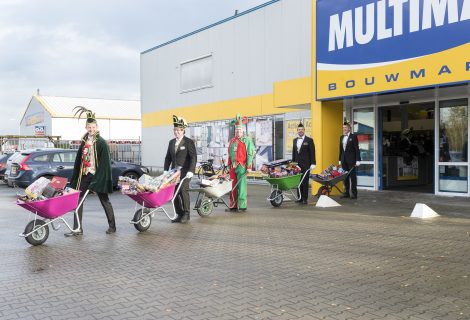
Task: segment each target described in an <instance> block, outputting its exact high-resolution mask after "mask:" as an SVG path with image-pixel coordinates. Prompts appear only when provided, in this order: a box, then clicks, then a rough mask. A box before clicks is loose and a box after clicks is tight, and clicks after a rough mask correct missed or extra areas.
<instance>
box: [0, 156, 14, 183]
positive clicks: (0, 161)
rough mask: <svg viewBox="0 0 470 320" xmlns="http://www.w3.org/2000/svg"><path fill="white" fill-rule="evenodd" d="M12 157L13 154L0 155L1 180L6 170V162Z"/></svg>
mask: <svg viewBox="0 0 470 320" xmlns="http://www.w3.org/2000/svg"><path fill="white" fill-rule="evenodd" d="M12 155H13V153H6V154H2V155H0V179H1V180H3V179H4V177H5V171H6V170H7V160H8V159H9V158H10V157H11V156H12Z"/></svg>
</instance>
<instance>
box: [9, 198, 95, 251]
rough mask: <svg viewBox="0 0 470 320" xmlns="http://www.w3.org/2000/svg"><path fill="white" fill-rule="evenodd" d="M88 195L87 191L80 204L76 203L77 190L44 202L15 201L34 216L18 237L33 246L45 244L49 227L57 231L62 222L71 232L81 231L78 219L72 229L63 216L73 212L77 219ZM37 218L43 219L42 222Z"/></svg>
mask: <svg viewBox="0 0 470 320" xmlns="http://www.w3.org/2000/svg"><path fill="white" fill-rule="evenodd" d="M88 193H89V191H88V190H87V191H86V193H85V195H84V196H83V198H82V201H80V203H78V200H79V197H80V191H77V190H74V191H72V192H69V193H67V194H65V195H62V196H58V197H55V198H50V199H45V200H39V201H30V202H29V201H21V200H17V201H16V204H17V205H19V206H20V207H23V208H25V209H26V210H28V211H30V212H32V213H33V214H34V220H31V221H30V222H29V223H28V224H27V225H26V228H25V229H24V232H23V233H22V234H20V237H23V238H25V239H26V241H27V242H28V243H29V244H31V245H33V246H38V245H41V244H43V243H44V242H46V240H47V238H48V237H49V225H51V226H52V229H54V230H59V228H60V222H63V223H64V224H65V225H66V226H67V228H69V229H70V230H71V231H72V232H77V231H79V230H80V229H81V226H80V220H79V219H77V220H78V228H77V229H73V228H72V227H71V226H70V225H69V224H68V223H67V221H65V219H64V217H63V216H64V215H65V214H66V213H68V212H71V211H73V212H74V214H75V215H76V217H77V218H78V212H77V211H78V209H79V208H80V206H81V205H82V204H83V201H85V198H86V196H87V195H88ZM38 217H40V218H44V220H42V219H40V218H38Z"/></svg>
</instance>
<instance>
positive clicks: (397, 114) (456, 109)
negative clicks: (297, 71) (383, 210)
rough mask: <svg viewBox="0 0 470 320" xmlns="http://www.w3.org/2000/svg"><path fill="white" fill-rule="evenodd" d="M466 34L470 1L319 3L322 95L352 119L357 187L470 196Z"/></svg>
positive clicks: (469, 47) (469, 41)
mask: <svg viewBox="0 0 470 320" xmlns="http://www.w3.org/2000/svg"><path fill="white" fill-rule="evenodd" d="M468 30H470V1H468V0H448V1H447V0H440V1H432V0H414V1H390V0H389V1H339V2H332V1H327V0H319V1H317V4H316V62H317V63H316V65H317V77H316V79H317V84H316V88H317V92H316V94H317V100H322V101H324V102H322V107H323V105H324V104H325V105H326V104H327V102H326V101H327V100H329V101H335V102H340V103H341V104H342V105H343V108H344V111H345V112H346V115H347V118H348V119H350V120H351V121H352V123H354V131H355V132H356V133H358V134H359V140H360V149H361V155H362V159H363V160H364V161H362V165H361V166H360V170H359V177H358V184H359V185H361V186H362V187H365V188H371V189H374V190H383V189H390V190H407V191H417V192H429V193H436V194H446V195H464V196H468V195H469V180H468V138H469V137H468V122H469V116H468V101H469V96H470V87H469V80H470V32H468ZM313 121H314V122H315V120H313Z"/></svg>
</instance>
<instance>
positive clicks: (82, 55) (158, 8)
mask: <svg viewBox="0 0 470 320" xmlns="http://www.w3.org/2000/svg"><path fill="white" fill-rule="evenodd" d="M267 1H268V0H165V1H163V0H134V1H130V0H99V1H96V0H93V1H92V0H82V1H63V0H34V1H31V0H1V1H0V108H1V110H2V115H3V121H2V125H1V127H0V134H18V127H19V122H20V120H21V119H20V118H21V117H22V115H23V113H24V111H25V109H26V107H27V105H28V102H29V100H30V99H31V96H32V95H33V94H35V92H36V89H37V88H39V89H40V92H41V94H42V95H51V96H71V97H92V98H115V99H139V96H140V92H139V88H140V83H139V61H140V52H142V51H144V50H146V49H149V48H151V47H154V46H156V45H158V44H160V43H163V42H166V41H168V40H171V39H174V38H176V37H178V36H180V35H183V34H186V33H189V32H191V31H194V30H196V29H199V28H201V27H204V26H207V25H209V24H211V23H214V22H216V21H219V20H222V19H224V18H226V17H228V16H231V15H233V13H234V11H235V10H236V9H238V10H239V11H240V12H241V11H245V10H247V9H250V8H252V7H255V6H257V5H260V4H262V3H265V2H267Z"/></svg>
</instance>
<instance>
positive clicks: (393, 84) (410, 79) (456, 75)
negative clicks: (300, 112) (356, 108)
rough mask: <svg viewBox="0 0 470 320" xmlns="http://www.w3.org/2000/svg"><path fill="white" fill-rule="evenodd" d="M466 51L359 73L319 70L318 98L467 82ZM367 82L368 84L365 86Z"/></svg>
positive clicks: (469, 49)
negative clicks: (395, 78)
mask: <svg viewBox="0 0 470 320" xmlns="http://www.w3.org/2000/svg"><path fill="white" fill-rule="evenodd" d="M469 52H470V43H467V44H464V45H461V46H458V47H455V48H452V49H448V50H445V51H442V52H438V53H434V54H430V55H427V56H423V57H419V58H415V59H411V60H407V61H403V62H398V63H394V64H390V65H386V66H381V67H375V68H364V69H360V70H337V71H336V70H335V71H324V70H320V71H318V83H319V85H318V96H319V98H321V99H326V98H333V97H338V96H350V95H357V94H365V93H371V92H382V91H393V90H400V89H405V88H415V87H424V86H433V85H436V84H440V83H451V82H460V81H468V79H469V78H470V71H469V70H467V69H468V63H470V55H469ZM445 68H448V70H447V69H445ZM423 70H424V71H423ZM448 71H449V72H448ZM397 74H398V78H397V80H396V81H394V80H391V78H390V77H391V75H393V76H396V75H397ZM387 77H388V79H389V81H387ZM366 79H367V83H369V85H367V84H366ZM353 81H354V83H353ZM372 82H373V83H372ZM333 83H334V84H336V86H337V88H336V90H329V85H330V84H333ZM347 83H348V84H349V88H348V87H347ZM353 84H354V86H352V85H353Z"/></svg>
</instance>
